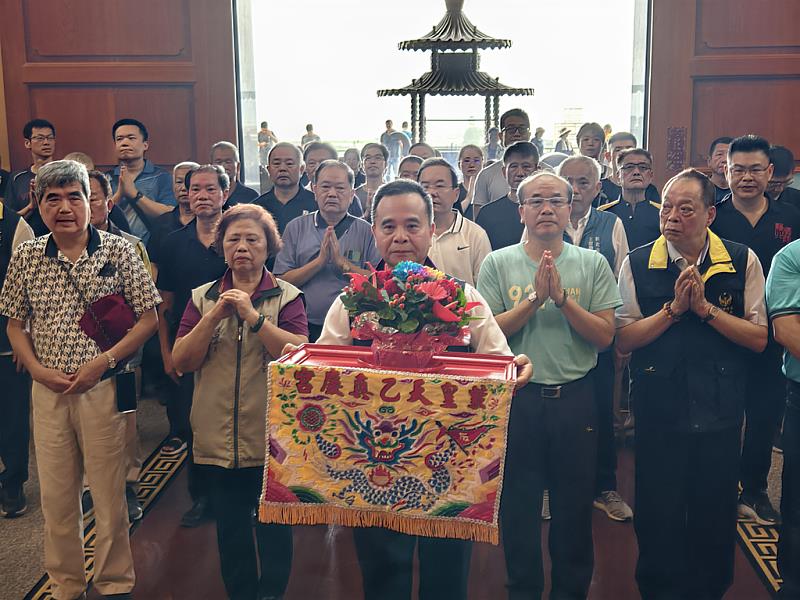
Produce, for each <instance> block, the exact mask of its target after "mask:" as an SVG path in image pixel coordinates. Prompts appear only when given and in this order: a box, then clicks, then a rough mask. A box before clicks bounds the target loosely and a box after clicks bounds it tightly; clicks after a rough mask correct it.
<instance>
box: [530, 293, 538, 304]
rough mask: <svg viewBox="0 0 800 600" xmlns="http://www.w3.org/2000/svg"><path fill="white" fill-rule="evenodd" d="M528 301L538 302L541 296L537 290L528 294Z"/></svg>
mask: <svg viewBox="0 0 800 600" xmlns="http://www.w3.org/2000/svg"><path fill="white" fill-rule="evenodd" d="M528 302H530V303H531V304H538V302H539V296H538V295H537V294H536V291H533V292H531V293H530V294H528Z"/></svg>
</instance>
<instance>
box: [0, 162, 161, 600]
mask: <svg viewBox="0 0 800 600" xmlns="http://www.w3.org/2000/svg"><path fill="white" fill-rule="evenodd" d="M89 191H90V188H89V178H88V175H87V172H86V168H85V167H84V166H83V165H81V164H79V163H76V162H74V161H67V160H63V161H56V162H53V163H50V164H48V165H45V166H43V167H42V168H41V169H40V170H39V173H38V174H37V178H36V190H35V193H36V197H37V202H38V206H39V212H40V213H41V215H42V219H43V220H44V222H45V224H46V225H47V227H48V228H49V230H50V231H51V232H52V233H51V234H50V235H46V236H42V237H40V238H36V239H34V240H30V241H27V242H24V243H22V244H21V245H20V246H19V247H18V248H17V250H16V251H15V253H14V255H13V256H12V258H11V262H10V264H9V267H8V273H7V275H6V280H5V284H4V286H3V291H2V294H0V314H2V315H5V316H7V317H8V319H9V323H8V337H9V340H10V341H11V345H12V347H13V349H14V352H15V353H16V355H17V356H18V357H19V358H20V360H22V363H23V364H24V365H25V368H26V369H27V370H28V372H29V373H30V374H31V377H32V378H33V389H32V392H31V396H32V402H33V424H34V443H35V448H36V457H37V462H38V469H39V481H40V485H41V497H42V513H43V515H44V520H45V525H44V529H45V532H44V540H45V541H44V550H45V568H46V569H47V572H48V574H49V576H50V579H51V580H52V581H53V584H54V593H53V595H54V597H55V598H58V599H68V598H79V597H82V595H83V594H84V592H85V589H86V574H85V572H84V556H83V536H82V533H83V528H82V525H81V513H80V511H81V508H80V502H79V500H78V499H79V497H80V491H81V480H82V476H83V472H84V471H85V472H86V475H87V477H88V481H89V485H90V487H91V489H92V494H93V496H94V506H95V514H96V516H97V537H96V541H95V560H94V586H95V587H96V588H97V590H98V591H99V592H100V593H101V594H103V595H105V596H112V595H113V597H115V598H130V597H131V596H130V592H131V590H132V589H133V585H134V580H135V577H134V572H133V558H132V556H131V548H130V541H129V539H128V511H127V508H126V503H125V469H126V465H127V463H126V458H125V454H124V446H125V420H124V415H123V414H121V413H119V412H118V410H117V393H116V389H115V379H114V378H113V377H106V376H105V375H107V374H108V373H109V372H110V371H111V370H113V369H114V368H115V367H116V364H117V362H118V361H122V360H123V359H125V358H127V357H129V356H130V355H132V354H133V353H134V352H135V351H136V350H137V348H139V347H140V346H141V345H142V344H143V343H144V341H145V340H146V339H147V338H148V337H149V336H150V335H152V334H153V333H154V332H155V330H156V322H157V317H156V311H155V306H156V304H158V302H160V298H159V296H158V292H157V291H156V288H155V285H154V284H153V281H152V279H151V278H150V274H149V273H147V272H146V271H145V268H144V265H143V264H142V261H141V260H139V258H138V257H137V256H136V251H135V250H134V248H133V246H131V245H130V244H129V243H128V242H127V241H126V240H124V239H123V238H121V237H118V236H115V235H112V234H109V233H107V232H105V231H98V230H97V229H95V228H94V227H92V226H91V225H90V224H89V215H90V210H89ZM110 294H122V295H123V296H124V298H125V301H126V302H127V304H128V305H129V306H130V307H131V308H132V309H133V311H134V313H135V315H136V323H135V324H134V326H133V327H132V328H131V329H130V330H129V331H128V333H127V334H125V336H124V337H123V338H122V339H121V340H120V341H118V342H117V343H116V344H114V345H113V346H112V347H111V348H110V349H109V350H108V351H106V352H103V351H101V350H100V348H99V347H98V345H97V344H96V343H95V342H94V341H93V340H92V339H91V338H89V337H88V336H87V335H86V334H85V333H84V332H83V330H82V329H81V327H80V325H79V320H80V318H81V316H82V315H83V314H84V313H85V312H86V310H87V306H86V302H94V301H96V300H98V299H99V298H102V297H103V296H107V295H110ZM84 298H85V300H84ZM26 323H27V324H29V326H30V333H29V332H28V331H27V330H26Z"/></svg>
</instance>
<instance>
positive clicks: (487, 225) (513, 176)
mask: <svg viewBox="0 0 800 600" xmlns="http://www.w3.org/2000/svg"><path fill="white" fill-rule="evenodd" d="M538 168H539V151H538V150H537V149H536V146H534V145H533V144H532V143H531V142H515V143H514V144H511V146H509V147H508V149H507V150H506V152H505V154H504V155H503V176H504V177H505V178H506V181H507V182H508V186H509V192H508V194H506V195H505V196H503V197H502V198H498V199H497V200H494V201H492V202H489V204H487V205H485V206H484V207H483V209H482V210H481V211H480V212H479V213H478V216H477V218H476V219H475V222H476V223H477V224H478V225H480V226H481V227H483V229H484V231H486V235H488V236H489V243H490V244H491V245H492V250H499V249H500V248H505V247H506V246H512V245H514V244H518V243H519V242H520V239H521V238H522V232H523V231H525V226H524V225H523V224H522V220H521V217H520V213H519V200H518V199H517V187H518V186H519V184H520V183H522V181H523V180H524V179H525V178H526V177H528V176H529V175H532V174H533V173H534V172H535V171H536V170H537V169H538Z"/></svg>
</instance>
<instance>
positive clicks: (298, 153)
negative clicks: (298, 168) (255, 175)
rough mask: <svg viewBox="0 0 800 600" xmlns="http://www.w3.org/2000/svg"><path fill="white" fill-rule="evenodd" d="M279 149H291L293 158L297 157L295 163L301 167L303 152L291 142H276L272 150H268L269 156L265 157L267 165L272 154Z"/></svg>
mask: <svg viewBox="0 0 800 600" xmlns="http://www.w3.org/2000/svg"><path fill="white" fill-rule="evenodd" d="M280 148H291V149H292V151H293V152H294V153H295V156H297V163H298V164H301V165H302V164H303V151H302V150H300V148H298V147H297V146H295V145H294V144H292V143H291V142H278V143H277V144H275V145H274V146H273V147H272V148H270V149H269V154H268V155H267V163H269V159H270V158H272V153H273V152H275V150H278V149H280Z"/></svg>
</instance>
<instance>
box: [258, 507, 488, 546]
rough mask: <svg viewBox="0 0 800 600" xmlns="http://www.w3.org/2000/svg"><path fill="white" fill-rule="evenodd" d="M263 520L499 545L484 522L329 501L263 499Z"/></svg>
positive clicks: (260, 511)
mask: <svg viewBox="0 0 800 600" xmlns="http://www.w3.org/2000/svg"><path fill="white" fill-rule="evenodd" d="M258 520H259V521H260V522H262V523H281V524H283V525H320V524H329V525H341V526H343V527H384V528H386V529H391V530H393V531H399V532H400V533H405V534H408V535H422V536H426V537H440V538H459V539H462V540H472V541H474V542H486V543H489V544H494V545H495V546H497V544H498V543H499V542H500V540H499V533H498V530H497V527H496V526H495V525H492V524H491V523H485V522H483V521H477V520H471V521H465V520H458V519H457V518H453V517H412V516H409V515H403V514H401V513H393V512H388V511H369V510H357V509H348V508H342V507H340V506H333V505H328V504H287V503H285V502H262V503H261V504H260V505H259V507H258Z"/></svg>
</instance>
